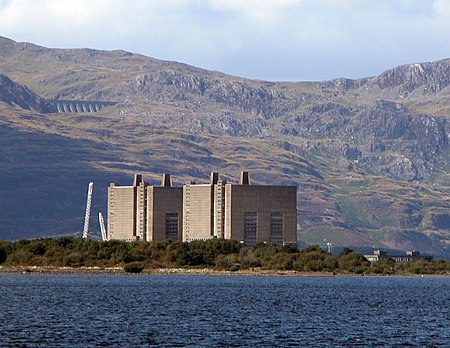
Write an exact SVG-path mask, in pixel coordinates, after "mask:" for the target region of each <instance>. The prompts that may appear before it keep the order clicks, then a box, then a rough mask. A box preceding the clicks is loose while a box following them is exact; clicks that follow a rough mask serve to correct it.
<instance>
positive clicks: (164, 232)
mask: <svg viewBox="0 0 450 348" xmlns="http://www.w3.org/2000/svg"><path fill="white" fill-rule="evenodd" d="M182 194H183V189H182V188H181V187H172V181H171V178H170V175H168V174H164V175H163V179H162V183H161V186H149V185H147V184H146V183H145V182H144V180H143V179H142V175H135V176H134V181H133V186H118V185H116V184H111V185H110V186H109V188H108V233H107V237H108V239H119V240H126V241H136V240H142V241H157V240H165V239H171V240H173V241H179V240H181V227H182Z"/></svg>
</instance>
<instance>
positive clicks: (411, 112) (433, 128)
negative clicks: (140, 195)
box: [0, 38, 450, 257]
mask: <svg viewBox="0 0 450 348" xmlns="http://www.w3.org/2000/svg"><path fill="white" fill-rule="evenodd" d="M0 56H1V60H0V74H2V79H0V81H1V82H0V92H1V93H0V132H1V133H2V136H1V138H0V146H1V147H2V153H1V154H0V163H1V164H0V166H1V169H0V182H1V184H0V238H8V239H17V238H22V237H32V236H42V235H55V234H59V233H72V232H74V231H77V230H80V229H81V225H82V220H83V214H84V204H85V203H84V201H85V199H86V193H85V191H86V189H87V183H88V182H89V181H90V180H93V181H94V182H95V188H94V200H93V204H94V206H93V207H94V209H93V212H97V211H103V212H105V205H106V188H107V186H108V184H109V182H119V183H120V184H128V183H130V182H131V180H132V174H134V173H136V172H139V173H142V174H144V175H145V177H146V178H148V180H149V181H150V182H152V183H157V182H158V180H159V177H160V174H161V173H163V172H169V173H172V175H173V177H174V179H175V181H176V182H177V183H178V184H182V183H184V182H187V181H191V180H196V181H206V180H207V177H208V173H209V172H210V171H219V172H220V174H221V177H222V178H223V179H225V180H228V181H237V177H238V175H239V172H240V171H241V170H249V171H250V173H251V177H252V181H253V182H255V183H258V184H296V185H298V187H299V190H298V212H299V215H298V222H299V225H300V231H299V237H300V239H301V240H302V241H303V242H307V243H321V244H325V243H326V242H324V240H326V241H330V242H332V243H333V245H336V246H344V245H345V246H353V247H364V246H365V247H372V246H373V247H377V248H392V249H416V250H420V251H423V252H428V253H434V254H436V255H444V256H446V257H450V247H449V246H450V198H449V197H450V187H449V179H450V175H449V168H450V165H449V153H450V150H449V144H448V140H449V130H450V121H449V117H450V97H449V96H450V94H449V91H450V87H449V84H450V83H449V81H450V60H449V59H446V60H441V61H437V62H430V63H420V64H411V65H404V66H400V67H397V68H394V69H391V70H389V71H386V72H384V73H382V74H380V75H379V76H375V77H368V78H361V79H357V80H350V79H344V78H342V79H336V80H332V81H321V82H298V83H294V82H269V81H259V80H248V79H244V78H240V77H235V76H230V75H226V74H223V73H220V72H214V71H207V70H203V69H199V68H196V67H192V66H188V65H185V64H180V63H176V62H166V61H161V60H157V59H153V58H149V57H145V56H142V55H138V54H131V53H128V52H124V51H98V50H91V49H67V50H66V49H49V48H44V47H40V46H36V45H33V44H30V43H19V42H15V41H12V40H9V39H6V38H0ZM3 76H4V77H3ZM5 81H6V82H5ZM13 81H14V82H13ZM25 85H26V87H25ZM7 86H9V87H7ZM4 90H7V91H14V92H13V93H9V94H8V93H6V92H5V93H4V92H3V91H4ZM31 91H33V92H31ZM8 95H9V97H8ZM27 95H28V97H26V96H27ZM11 96H14V98H15V99H14V101H12V97H11ZM30 96H33V98H31V99H27V98H30ZM38 96H39V97H38ZM33 100H35V102H32V101H33ZM55 100H78V101H84V102H86V103H88V102H91V101H110V102H115V104H114V105H106V106H105V107H104V108H103V109H101V110H100V111H99V112H95V113H92V112H91V113H88V112H79V113H75V112H69V113H56V112H54V111H55V110H54V108H55V107H54V105H55ZM18 101H20V103H19V102H18ZM22 101H23V102H22ZM37 101H39V102H37ZM38 105H41V107H40V108H39V107H38ZM52 108H53V109H52ZM92 228H93V229H96V228H97V227H94V225H92Z"/></svg>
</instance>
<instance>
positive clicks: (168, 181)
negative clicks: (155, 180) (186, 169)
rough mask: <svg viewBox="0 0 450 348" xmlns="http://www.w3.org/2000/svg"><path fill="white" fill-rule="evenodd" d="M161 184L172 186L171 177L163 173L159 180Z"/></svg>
mask: <svg viewBox="0 0 450 348" xmlns="http://www.w3.org/2000/svg"><path fill="white" fill-rule="evenodd" d="M161 186H164V187H172V178H171V177H170V174H167V173H164V174H163V177H162V180H161Z"/></svg>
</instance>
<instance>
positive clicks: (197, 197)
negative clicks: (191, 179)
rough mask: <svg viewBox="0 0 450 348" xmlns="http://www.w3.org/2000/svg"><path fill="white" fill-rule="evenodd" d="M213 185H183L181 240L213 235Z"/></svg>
mask: <svg viewBox="0 0 450 348" xmlns="http://www.w3.org/2000/svg"><path fill="white" fill-rule="evenodd" d="M213 194H214V191H213V185H209V184H203V185H201V184H197V185H190V184H189V185H184V186H183V241H184V242H190V241H192V240H197V239H201V240H205V239H210V238H212V237H213V235H214V234H213V228H214V218H213V213H214V203H213Z"/></svg>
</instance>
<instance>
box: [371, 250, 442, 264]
mask: <svg viewBox="0 0 450 348" xmlns="http://www.w3.org/2000/svg"><path fill="white" fill-rule="evenodd" d="M364 257H365V258H366V259H367V260H368V261H370V262H377V261H381V260H387V259H391V260H392V261H394V262H410V261H414V260H426V261H430V260H432V259H433V256H425V255H420V252H418V251H416V250H408V251H406V253H405V255H389V254H388V253H387V252H386V251H383V250H375V251H374V252H373V254H369V255H364Z"/></svg>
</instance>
